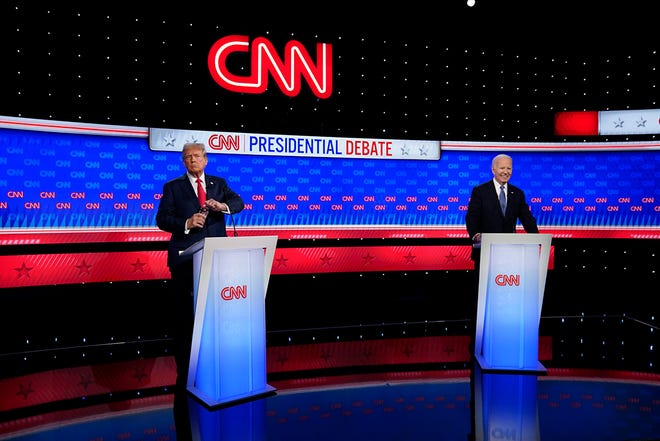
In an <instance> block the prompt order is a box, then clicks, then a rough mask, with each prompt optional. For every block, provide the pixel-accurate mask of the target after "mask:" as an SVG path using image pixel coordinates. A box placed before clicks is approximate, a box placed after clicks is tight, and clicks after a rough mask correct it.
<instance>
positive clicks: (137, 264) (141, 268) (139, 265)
mask: <svg viewBox="0 0 660 441" xmlns="http://www.w3.org/2000/svg"><path fill="white" fill-rule="evenodd" d="M146 265H147V264H146V263H142V262H140V258H139V257H138V259H137V261H136V262H135V263H131V266H132V267H133V272H134V273H135V272H137V271H140V272H142V273H143V272H144V267H145V266H146Z"/></svg>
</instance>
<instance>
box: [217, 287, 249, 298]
mask: <svg viewBox="0 0 660 441" xmlns="http://www.w3.org/2000/svg"><path fill="white" fill-rule="evenodd" d="M220 298H221V299H222V300H234V299H246V298H247V285H242V286H225V287H224V288H222V289H221V290H220Z"/></svg>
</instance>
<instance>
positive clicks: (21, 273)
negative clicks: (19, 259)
mask: <svg viewBox="0 0 660 441" xmlns="http://www.w3.org/2000/svg"><path fill="white" fill-rule="evenodd" d="M32 268H34V267H33V266H31V267H29V268H28V267H27V266H26V265H25V262H23V263H22V264H21V267H20V268H14V270H16V271H18V276H17V277H16V278H17V279H20V278H21V277H23V276H25V277H27V278H28V279H29V278H30V271H32Z"/></svg>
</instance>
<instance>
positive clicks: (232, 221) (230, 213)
mask: <svg viewBox="0 0 660 441" xmlns="http://www.w3.org/2000/svg"><path fill="white" fill-rule="evenodd" d="M225 205H226V206H227V212H226V214H228V215H229V218H230V219H231V226H232V227H233V228H234V237H238V233H237V232H236V223H235V222H234V214H233V213H232V212H231V209H230V208H229V204H227V203H225Z"/></svg>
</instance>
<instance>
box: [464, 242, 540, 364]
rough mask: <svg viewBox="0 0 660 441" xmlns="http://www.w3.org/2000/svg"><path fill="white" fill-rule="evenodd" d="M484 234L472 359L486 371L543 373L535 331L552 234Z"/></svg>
mask: <svg viewBox="0 0 660 441" xmlns="http://www.w3.org/2000/svg"><path fill="white" fill-rule="evenodd" d="M483 236H484V238H483V239H482V244H481V267H480V274H479V298H478V306H477V326H476V335H475V358H476V359H477V361H478V362H479V364H480V365H481V367H482V368H483V369H487V370H488V369H490V370H513V371H516V370H524V371H545V368H544V367H543V366H542V365H541V363H540V362H539V361H538V351H539V349H538V348H539V346H538V341H539V333H538V330H539V323H540V318H541V317H540V315H541V308H542V303H543V292H544V289H545V278H546V273H547V265H548V260H549V248H550V239H551V238H550V235H544V234H484V235H483Z"/></svg>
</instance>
